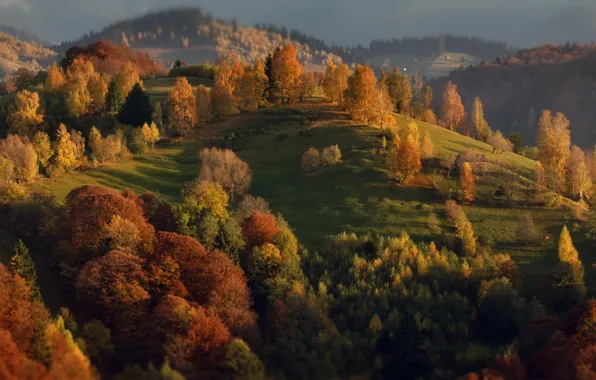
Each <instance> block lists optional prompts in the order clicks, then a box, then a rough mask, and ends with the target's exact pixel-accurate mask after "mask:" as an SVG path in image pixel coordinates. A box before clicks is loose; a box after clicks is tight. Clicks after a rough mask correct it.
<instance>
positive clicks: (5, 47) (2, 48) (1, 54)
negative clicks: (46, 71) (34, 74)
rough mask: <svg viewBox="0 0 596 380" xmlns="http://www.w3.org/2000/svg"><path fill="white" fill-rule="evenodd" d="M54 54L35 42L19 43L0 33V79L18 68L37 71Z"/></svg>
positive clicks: (54, 54) (11, 37)
mask: <svg viewBox="0 0 596 380" xmlns="http://www.w3.org/2000/svg"><path fill="white" fill-rule="evenodd" d="M54 56H56V52H54V51H52V50H50V49H48V48H45V47H43V46H41V45H39V44H37V43H36V42H25V41H21V40H19V39H17V38H15V37H13V36H12V35H10V34H8V33H5V32H1V31H0V77H2V76H3V75H6V74H10V73H12V72H13V71H16V70H18V69H19V68H26V69H29V70H33V71H37V70H39V69H40V68H41V66H40V62H41V64H42V65H44V64H46V63H47V61H49V60H51V58H52V57H54Z"/></svg>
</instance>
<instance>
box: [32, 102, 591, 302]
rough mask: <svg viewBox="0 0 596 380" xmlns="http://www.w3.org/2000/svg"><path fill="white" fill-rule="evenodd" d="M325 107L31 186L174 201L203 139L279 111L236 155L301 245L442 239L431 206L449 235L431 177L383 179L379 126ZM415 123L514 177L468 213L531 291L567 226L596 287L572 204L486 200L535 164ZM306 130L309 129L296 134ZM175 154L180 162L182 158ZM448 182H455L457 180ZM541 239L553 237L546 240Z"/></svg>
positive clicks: (491, 180) (493, 182)
mask: <svg viewBox="0 0 596 380" xmlns="http://www.w3.org/2000/svg"><path fill="white" fill-rule="evenodd" d="M317 107H319V108H317ZM322 107H328V106H326V105H323V104H316V105H315V107H314V109H311V110H308V111H307V112H308V113H305V114H308V115H313V114H314V115H316V118H317V119H316V120H315V122H312V121H311V122H310V124H308V125H301V124H300V125H296V124H293V123H292V122H291V117H290V115H295V114H300V112H303V110H296V109H291V108H285V109H280V110H272V111H275V112H263V113H259V114H250V115H247V114H244V115H239V116H237V117H234V118H232V119H230V120H228V121H226V122H224V123H220V124H218V125H211V126H209V127H207V128H205V129H204V130H203V131H201V133H199V134H198V135H197V136H198V138H199V139H198V140H197V141H188V142H179V143H173V144H169V145H162V146H159V147H158V148H156V150H155V151H154V152H151V153H148V154H144V155H139V156H137V157H135V158H134V159H133V160H131V161H128V162H123V163H118V164H115V165H106V166H102V167H98V168H93V169H88V170H86V171H84V172H81V173H74V174H70V175H66V176H63V177H60V178H57V179H50V180H44V181H40V182H38V183H36V184H33V185H32V187H33V188H36V189H45V190H48V191H52V192H54V193H55V194H56V195H57V197H58V198H59V199H63V198H64V196H66V194H67V193H68V192H69V191H70V190H72V189H73V188H76V187H78V186H81V185H84V184H100V185H104V186H108V187H111V188H115V189H123V188H131V189H133V190H134V191H136V192H137V193H141V192H143V191H145V190H149V191H154V192H157V193H159V194H161V195H162V196H164V198H165V199H167V200H168V201H170V202H179V201H180V195H179V190H180V188H181V187H182V185H183V184H184V182H185V181H187V180H190V179H192V178H194V176H195V175H196V173H197V164H196V163H184V162H189V160H188V158H194V157H196V154H197V152H198V150H199V149H200V148H201V147H203V146H206V145H209V144H208V143H207V142H206V141H209V140H208V139H209V137H213V136H216V135H218V134H223V133H227V132H229V131H230V130H233V129H234V128H248V127H247V126H249V125H254V124H259V123H260V124H261V125H270V124H271V123H272V120H273V121H275V120H278V119H275V118H273V117H272V115H273V114H280V115H281V114H286V115H287V119H284V117H285V116H284V117H281V118H279V124H278V125H277V126H274V127H272V128H269V129H267V130H266V131H265V132H264V133H262V134H258V135H256V136H252V137H250V139H249V140H248V141H246V143H245V144H243V145H242V149H240V150H239V151H238V152H237V153H238V155H239V156H240V157H241V158H242V159H243V160H245V161H247V162H248V164H249V166H250V168H251V169H252V171H253V182H252V185H251V193H252V194H254V195H257V196H261V197H264V198H265V199H266V200H267V201H268V202H269V203H270V205H271V208H272V210H273V211H274V212H280V213H282V214H283V215H284V217H285V218H286V219H287V220H288V222H289V223H290V225H291V226H292V227H293V228H294V229H295V232H296V234H297V236H298V238H299V239H300V241H301V243H303V244H305V245H307V246H310V247H316V246H317V245H319V244H321V243H322V241H323V240H324V238H325V237H326V236H328V235H332V234H336V233H339V232H342V231H348V232H357V233H366V232H372V233H382V234H392V235H396V234H400V233H401V232H402V231H406V232H408V234H410V235H411V236H412V237H413V239H414V240H417V241H421V240H424V241H428V240H431V239H435V240H439V239H440V234H434V235H433V233H432V232H431V231H430V229H429V228H428V226H427V217H428V215H429V213H431V212H434V213H436V214H437V215H438V216H439V218H440V220H441V226H440V227H441V228H442V229H443V230H444V231H446V232H447V233H449V234H452V233H453V232H454V229H453V226H452V225H451V223H450V222H449V221H448V220H447V218H446V216H445V211H444V200H443V198H441V197H440V196H439V194H438V193H437V192H436V191H435V190H434V189H433V188H432V187H431V186H430V185H429V182H428V180H426V181H425V176H424V175H422V176H420V178H419V179H420V180H419V181H415V182H416V184H415V187H414V186H412V187H407V186H400V185H397V184H395V183H392V182H390V181H389V180H388V177H387V173H386V169H385V157H384V155H381V154H378V153H377V148H378V147H379V146H380V136H381V133H380V131H379V130H378V129H375V128H371V127H368V126H362V125H355V124H352V123H346V122H345V116H346V115H345V114H343V113H342V112H339V111H338V110H337V109H335V111H333V112H335V113H334V114H333V113H332V114H329V112H328V111H326V110H322ZM297 111H299V112H297ZM324 115H326V116H324ZM278 116H279V115H278ZM301 117H302V116H301ZM324 117H326V118H327V119H326V120H325V122H319V121H320V120H321V119H322V118H324ZM281 120H288V121H283V122H282V121H281ZM398 121H399V126H404V125H406V124H407V123H408V122H410V121H409V120H408V119H405V118H402V117H399V118H398ZM418 124H419V127H420V130H421V131H427V132H428V133H429V134H430V136H431V138H432V140H433V142H434V145H435V152H436V154H437V155H438V156H441V157H446V156H450V157H455V156H457V155H458V154H460V153H462V152H466V151H468V150H473V151H474V152H477V153H482V154H484V155H485V156H486V157H487V158H488V159H489V160H490V161H491V162H493V164H491V170H495V171H506V172H510V173H513V176H508V177H503V178H501V177H498V176H493V175H491V173H489V174H488V175H487V176H484V177H478V178H477V185H478V189H479V199H478V200H477V201H476V203H475V204H474V205H466V206H464V209H465V212H466V214H467V215H468V218H469V219H470V220H471V222H472V223H473V226H474V230H475V232H476V235H477V236H478V237H479V238H480V239H481V240H482V241H484V242H487V243H488V244H490V245H491V246H492V247H493V248H494V250H495V251H496V252H503V253H508V254H510V255H511V256H512V257H513V258H514V259H515V260H516V262H517V263H518V265H519V267H520V269H521V271H522V273H523V275H524V278H525V282H526V289H527V291H528V295H530V294H535V293H536V291H537V289H538V287H539V284H540V280H541V278H542V276H543V275H544V274H545V273H548V272H549V271H550V270H552V269H553V268H554V266H555V265H556V264H557V261H558V258H557V246H556V243H557V239H558V235H559V232H560V230H561V228H562V226H563V224H567V225H568V226H569V227H570V228H571V230H572V231H574V229H575V230H576V232H575V233H574V234H573V238H574V242H575V243H576V246H577V248H578V250H579V251H580V255H581V258H582V260H583V261H584V266H585V268H586V284H587V285H588V287H589V288H590V289H596V276H594V275H595V274H596V272H595V271H596V269H594V268H593V267H592V266H591V264H592V261H591V260H590V257H589V256H590V252H591V249H590V243H589V242H587V241H586V240H585V238H584V237H583V234H582V233H581V232H580V231H578V230H577V228H576V227H574V224H575V221H574V220H573V218H572V216H571V213H570V211H569V210H568V209H566V208H542V207H535V206H531V205H530V203H528V204H527V205H526V206H524V205H522V206H521V207H520V205H519V204H518V205H516V206H515V208H511V207H509V206H508V205H505V204H503V202H494V201H493V200H492V198H493V192H494V190H495V188H496V187H497V186H498V185H499V184H500V183H501V182H500V181H515V182H516V186H517V187H518V188H519V191H520V193H523V192H528V191H529V187H530V186H531V178H532V172H533V168H534V161H532V160H529V159H527V158H525V157H521V156H519V155H516V154H513V153H505V154H502V155H494V154H491V152H492V148H491V147H490V146H489V145H487V144H484V143H481V142H478V141H476V140H473V139H471V138H468V137H464V136H461V135H459V134H457V133H454V132H450V131H448V130H445V129H444V128H441V127H438V126H435V125H431V124H427V123H422V122H418ZM305 130H308V133H298V132H299V131H305ZM332 144H338V145H339V147H340V149H341V151H342V153H343V157H342V162H341V163H340V164H338V165H336V166H334V167H331V168H326V169H323V170H321V171H319V172H316V173H304V172H302V170H301V169H300V159H301V155H302V153H304V152H305V151H306V150H307V149H308V148H310V147H311V146H312V147H316V148H319V149H320V148H323V147H326V146H329V145H332ZM181 157H184V158H185V159H182V160H181V159H180V158H181ZM424 174H430V172H428V171H426V172H424ZM448 181H450V183H451V186H452V187H453V188H457V178H451V179H448ZM524 212H530V213H531V214H532V217H533V219H534V222H535V224H536V227H537V229H538V231H539V233H540V237H541V238H540V239H538V240H537V241H535V242H532V243H530V244H528V245H525V244H522V243H521V242H519V241H518V239H517V230H518V225H519V219H520V216H521V215H522V214H523V213H524ZM545 236H550V238H551V239H550V240H545V239H544V237H545Z"/></svg>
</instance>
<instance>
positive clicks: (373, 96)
mask: <svg viewBox="0 0 596 380" xmlns="http://www.w3.org/2000/svg"><path fill="white" fill-rule="evenodd" d="M376 83H377V80H376V78H375V73H374V71H373V69H372V68H371V67H370V66H362V65H358V66H356V70H354V73H353V74H352V75H351V76H350V77H349V78H348V87H347V89H346V91H345V98H344V103H345V107H346V109H347V110H348V112H349V113H350V115H351V116H352V118H353V119H354V120H355V121H358V122H363V123H368V122H369V121H371V120H375V118H376V116H377V115H378V110H377V104H376V103H377V101H378V93H377V89H376Z"/></svg>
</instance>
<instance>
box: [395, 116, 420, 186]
mask: <svg viewBox="0 0 596 380" xmlns="http://www.w3.org/2000/svg"><path fill="white" fill-rule="evenodd" d="M419 139H420V133H419V131H418V125H416V123H410V124H408V126H407V128H406V130H405V132H404V134H403V138H401V139H400V138H399V137H396V138H395V139H394V140H393V143H392V145H391V147H390V149H389V153H388V155H387V166H388V169H389V172H390V175H391V177H392V178H393V179H395V180H396V181H398V182H400V183H406V184H407V183H408V182H410V181H411V180H412V178H414V176H415V175H416V173H418V172H419V171H420V168H421V167H422V163H421V162H420V143H419Z"/></svg>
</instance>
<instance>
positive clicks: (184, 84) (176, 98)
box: [168, 77, 197, 136]
mask: <svg viewBox="0 0 596 380" xmlns="http://www.w3.org/2000/svg"><path fill="white" fill-rule="evenodd" d="M168 104H169V118H170V127H171V128H172V129H173V130H175V131H176V132H177V133H179V134H180V135H182V136H184V135H187V134H188V133H190V131H191V130H192V128H193V127H194V126H195V124H196V116H197V115H196V98H195V95H194V93H193V90H192V87H191V86H190V84H189V83H188V80H187V79H186V78H185V77H179V78H178V79H176V84H175V86H174V89H173V90H172V92H170V95H169V96H168Z"/></svg>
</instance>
